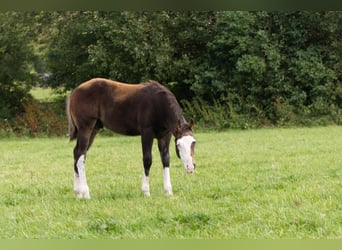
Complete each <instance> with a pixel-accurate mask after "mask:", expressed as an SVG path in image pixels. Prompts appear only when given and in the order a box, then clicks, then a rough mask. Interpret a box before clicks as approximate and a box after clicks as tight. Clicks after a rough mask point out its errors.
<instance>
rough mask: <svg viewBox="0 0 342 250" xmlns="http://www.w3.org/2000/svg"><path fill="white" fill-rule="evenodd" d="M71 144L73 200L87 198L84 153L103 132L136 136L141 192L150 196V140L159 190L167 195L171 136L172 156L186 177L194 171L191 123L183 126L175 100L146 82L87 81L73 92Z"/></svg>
mask: <svg viewBox="0 0 342 250" xmlns="http://www.w3.org/2000/svg"><path fill="white" fill-rule="evenodd" d="M66 110H67V116H68V122H69V136H70V140H73V139H77V143H76V146H75V148H74V191H75V194H76V196H77V197H79V198H86V199H89V198H90V195H89V188H88V184H87V180H86V174H85V159H86V153H87V151H88V149H89V148H90V146H91V144H92V142H93V140H94V138H95V136H96V134H97V132H98V131H99V129H101V128H102V127H106V128H108V129H110V130H112V131H114V132H116V133H119V134H123V135H131V136H135V135H140V136H141V145H142V153H143V165H144V175H143V181H142V191H143V193H144V194H145V195H146V196H150V187H149V172H150V167H151V164H152V154H151V150H152V145H153V140H154V138H156V139H157V140H158V149H159V152H160V156H161V160H162V164H163V175H164V190H165V192H166V194H167V195H172V186H171V180H170V170H169V167H170V156H169V145H170V140H171V137H172V135H173V136H174V137H175V141H176V152H177V156H178V157H179V158H180V159H181V161H182V162H183V165H184V169H185V171H186V172H187V173H193V172H194V170H195V167H196V164H195V161H194V148H195V143H196V140H195V138H194V136H193V127H194V122H193V121H192V120H191V121H190V122H189V123H188V122H186V120H185V118H184V116H183V114H182V111H181V108H180V106H179V104H178V102H177V100H176V98H175V96H174V95H173V94H172V93H171V92H170V91H169V90H168V89H167V88H166V87H164V86H162V85H161V84H159V83H157V82H155V81H149V82H147V83H141V84H127V83H120V82H115V81H112V80H108V79H103V78H95V79H91V80H89V81H87V82H85V83H82V84H81V85H79V86H78V87H77V88H75V89H74V90H73V91H72V93H71V94H70V96H69V97H68V98H67V107H66Z"/></svg>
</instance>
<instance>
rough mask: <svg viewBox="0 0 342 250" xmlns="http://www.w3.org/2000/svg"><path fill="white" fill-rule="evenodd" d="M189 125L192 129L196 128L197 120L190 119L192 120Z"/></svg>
mask: <svg viewBox="0 0 342 250" xmlns="http://www.w3.org/2000/svg"><path fill="white" fill-rule="evenodd" d="M189 127H190V129H191V130H194V128H195V122H194V120H193V119H190V121H189Z"/></svg>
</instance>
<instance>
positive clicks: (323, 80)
mask: <svg viewBox="0 0 342 250" xmlns="http://www.w3.org/2000/svg"><path fill="white" fill-rule="evenodd" d="M0 17H1V18H2V21H3V22H2V25H1V27H2V30H3V31H4V32H2V33H1V35H0V39H2V40H1V49H0V56H2V57H4V55H5V54H4V51H7V50H9V49H10V51H16V53H17V55H18V56H17V57H15V58H14V59H15V61H13V60H14V59H13V60H12V61H6V60H9V59H8V58H7V59H6V58H4V59H6V60H1V65H2V67H1V71H0V82H1V85H0V88H1V89H2V93H8V94H3V96H4V97H3V98H1V99H0V100H1V104H2V105H1V110H0V118H10V117H15V116H16V115H18V112H19V114H20V112H22V111H23V100H24V98H25V96H26V95H27V93H28V90H29V89H30V87H31V86H32V85H33V84H34V85H49V86H50V87H53V88H55V89H57V90H59V91H62V92H63V91H68V90H71V89H73V88H74V87H75V86H77V85H78V84H79V83H81V82H83V81H86V80H88V79H90V78H92V77H107V78H112V79H115V80H118V81H123V82H131V83H138V82H143V81H147V80H149V79H154V80H157V81H159V82H161V83H163V84H165V85H166V86H167V87H169V88H170V89H171V90H172V91H173V93H175V95H176V97H177V99H178V100H180V102H181V103H182V104H183V105H184V108H186V109H187V110H186V113H189V114H192V115H193V116H196V117H197V118H199V119H202V121H203V124H204V123H206V122H207V121H208V122H211V123H212V124H213V125H209V124H207V125H206V126H207V127H215V128H219V129H221V128H226V127H239V126H240V127H246V124H248V126H247V127H249V126H250V127H258V126H265V125H276V126H284V125H293V124H294V125H303V124H308V123H311V122H310V121H312V123H315V122H316V121H320V120H322V121H323V123H336V124H341V120H342V117H341V106H342V85H341V80H342V70H341V69H342V65H341V62H342V60H341V59H342V46H341V45H342V44H341V41H342V26H341V25H340V24H341V22H342V12H339V11H320V12H312V11H296V12H289V11H281V12H267V11H203V12H201V11H154V12H144V11H111V12H104V11H60V12H55V11H54V12H49V11H41V12H5V13H1V15H0ZM14 23H15V24H14ZM12 26H13V27H14V28H12V29H10V28H9V27H12ZM47 34H48V35H47ZM6 46H7V47H6ZM5 48H7V50H5ZM6 53H7V52H6ZM9 54H10V53H7V54H6V55H9ZM6 76H7V78H6ZM12 102H16V103H15V105H10V103H12ZM192 104H194V105H192ZM196 104H198V105H205V107H204V106H202V107H200V108H198V109H194V108H192V106H194V107H195V106H196ZM198 105H197V106H198ZM204 110H206V111H208V112H215V110H216V111H218V110H221V111H220V112H224V113H226V115H225V116H223V117H225V118H224V119H223V118H222V116H221V117H215V114H211V116H212V118H210V119H216V120H215V121H209V120H210V119H209V116H208V117H202V115H204V114H205V112H204ZM218 118H221V119H219V120H218ZM227 119H228V120H227ZM234 119H235V120H234ZM324 120H325V122H324ZM215 124H216V125H215Z"/></svg>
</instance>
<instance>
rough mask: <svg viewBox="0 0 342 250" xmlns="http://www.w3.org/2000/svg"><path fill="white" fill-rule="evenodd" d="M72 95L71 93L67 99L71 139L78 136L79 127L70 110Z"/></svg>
mask: <svg viewBox="0 0 342 250" xmlns="http://www.w3.org/2000/svg"><path fill="white" fill-rule="evenodd" d="M70 97H71V95H69V96H68V97H67V99H66V114H67V117H68V124H69V138H70V141H71V140H74V139H76V138H77V128H76V125H75V122H74V120H73V119H72V116H71V112H70Z"/></svg>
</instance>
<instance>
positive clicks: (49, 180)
mask: <svg viewBox="0 0 342 250" xmlns="http://www.w3.org/2000/svg"><path fill="white" fill-rule="evenodd" d="M196 139H197V145H196V154H195V156H196V163H197V170H196V171H197V172H196V173H195V174H193V175H187V174H185V172H184V170H183V167H182V166H181V162H180V161H179V160H178V159H177V158H176V156H175V152H174V143H173V142H172V144H171V166H172V167H171V181H172V184H173V191H174V196H173V197H167V196H165V195H164V192H163V183H162V179H163V177H162V170H161V161H160V159H159V155H158V152H157V147H156V144H155V145H154V151H153V155H154V161H153V165H152V169H151V177H150V187H151V197H150V198H145V197H144V196H143V195H142V193H141V191H140V186H141V177H142V172H143V168H142V160H141V159H142V156H141V149H140V147H141V146H140V138H139V137H123V136H115V137H104V136H99V137H97V138H96V139H95V143H94V145H93V146H92V148H91V150H90V151H89V153H88V158H87V163H86V169H87V178H88V184H89V187H90V192H91V197H92V198H91V199H90V200H79V199H76V198H75V197H74V194H73V166H72V164H73V160H72V149H73V147H74V142H72V143H69V142H68V139H67V138H39V139H2V140H1V143H0V152H1V156H2V157H1V158H0V178H1V182H0V190H1V191H0V192H1V193H0V194H1V195H0V213H1V217H0V238H6V239H7V238H40V239H45V238H46V239H51V238H65V239H69V238H82V239H83V238H90V239H92V238H101V239H107V238H115V239H116V238H135V239H140V238H144V239H146V238H149V239H151V238H152V239H154V238H176V239H181V238H206V239H207V238H214V239H278V238H282V239H284V238H290V239H305V238H309V239H341V238H342V213H341V211H342V168H341V166H342V158H341V144H342V130H341V128H340V127H336V126H332V127H323V128H305V129H260V130H248V131H228V132H220V133H214V132H206V133H203V132H202V133H196Z"/></svg>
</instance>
